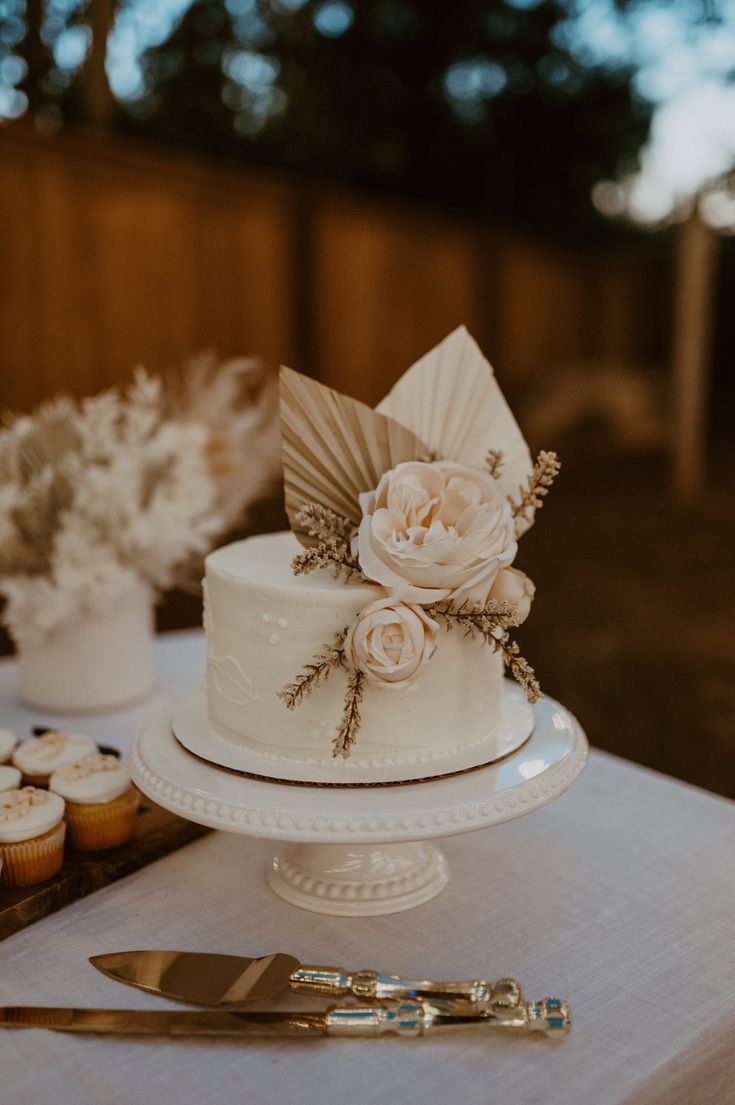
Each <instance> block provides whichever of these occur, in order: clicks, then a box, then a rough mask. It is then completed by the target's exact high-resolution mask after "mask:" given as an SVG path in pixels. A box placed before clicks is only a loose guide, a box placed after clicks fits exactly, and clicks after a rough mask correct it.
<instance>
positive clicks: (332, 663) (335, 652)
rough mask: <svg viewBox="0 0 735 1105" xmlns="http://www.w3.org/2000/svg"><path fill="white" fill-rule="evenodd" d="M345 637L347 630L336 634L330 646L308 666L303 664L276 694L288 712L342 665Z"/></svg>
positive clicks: (319, 653) (313, 658)
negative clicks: (291, 680)
mask: <svg viewBox="0 0 735 1105" xmlns="http://www.w3.org/2000/svg"><path fill="white" fill-rule="evenodd" d="M346 636H347V630H344V631H343V632H342V633H338V634H337V635H336V637H335V639H334V642H333V643H332V644H331V645H324V647H323V648H322V650H321V652H317V653H316V655H315V656H313V657H312V658H311V660H310V661H309V663H308V664H304V667H303V669H302V671H301V674H299V675H297V676H296V678H295V679H294V681H293V682H292V683H287V684H286V686H285V687H284V688H283V690H282V691H279V692H278V697H279V698H280V699H281V700H282V701H283V702H285V703H286V706H287V707H288V709H289V710H293V709H295V708H296V706H298V705H300V703H302V702H303V701H304V699H305V698H306V696H307V695H310V694H311V692H312V691H313V690H314V689H315V688H316V687H318V686H319V685H320V683H323V682H324V681H325V680H326V679H328V678H329V673H330V672H331V670H332V668H338V667H340V666H341V665H342V664H343V663H344V643H345V637H346Z"/></svg>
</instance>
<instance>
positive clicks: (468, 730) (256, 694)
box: [200, 532, 532, 781]
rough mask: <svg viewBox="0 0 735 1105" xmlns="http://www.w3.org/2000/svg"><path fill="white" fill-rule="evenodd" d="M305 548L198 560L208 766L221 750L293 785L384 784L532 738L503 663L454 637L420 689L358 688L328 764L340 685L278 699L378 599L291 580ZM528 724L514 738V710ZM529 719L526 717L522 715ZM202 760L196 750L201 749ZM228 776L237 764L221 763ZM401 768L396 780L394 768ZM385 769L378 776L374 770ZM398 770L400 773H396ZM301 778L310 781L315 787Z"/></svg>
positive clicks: (230, 549) (289, 539)
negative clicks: (291, 703)
mask: <svg viewBox="0 0 735 1105" xmlns="http://www.w3.org/2000/svg"><path fill="white" fill-rule="evenodd" d="M299 551H301V546H300V545H299V543H298V542H297V540H296V538H295V537H294V536H293V534H292V533H290V532H286V533H278V534H269V535H265V536H261V537H251V538H249V539H248V540H246V541H239V542H236V543H234V544H231V545H227V546H225V547H224V548H221V549H217V550H216V551H215V552H213V553H211V554H210V555H209V556H208V557H207V560H206V579H205V619H204V625H205V630H206V638H207V677H206V684H207V713H208V724H209V728H210V730H211V732H212V738H211V756H207V758H211V759H212V760H213V761H215V762H220V763H222V762H224V761H223V759H222V756H221V745H222V741H223V740H224V741H225V742H227V744H228V745H229V746H230V748H236V749H238V748H239V749H242V750H243V752H244V753H246V755H245V756H244V758H243V760H242V766H243V767H248V768H249V769H250V770H253V761H255V763H256V767H257V761H258V759H259V758H262V760H263V765H264V766H263V768H262V772H263V773H264V774H269V775H273V776H276V777H278V776H279V775H282V776H283V777H288V778H295V777H298V773H299V772H298V767H299V765H300V764H302V765H311V767H312V768H313V766H314V765H318V767H319V768H321V770H322V771H323V772H324V774H323V776H322V777H323V778H324V779H326V780H328V779H329V778H330V777H331V774H330V773H332V772H333V773H334V778H335V780H337V779H340V778H342V777H343V776H344V774H345V770H347V774H348V776H350V773H351V777H355V773H357V774H358V775H359V776H360V777H361V779H362V780H363V781H369V779H370V778H371V772H372V773H373V774H374V775H375V778H376V780H384V779H385V778H387V777H388V776H386V774H385V769H386V767H388V768H391V769H393V771H394V773H395V775H396V778H400V777H403V778H411V777H413V778H418V777H423V776H430V775H432V774H442V773H445V772H448V771H452V770H456V769H460V770H461V769H464V768H466V767H467V766H472V765H476V764H481V763H487V762H489V761H491V760H493V759H497V758H498V757H499V756H501V755H504V754H506V753H507V752H509V751H511V750H512V749H513V748H515V747H517V746H518V745H519V744H520V743H522V741H523V740H524V739H525V738H526V737H527V736H528V735H529V733H530V728H531V725H532V721H531V722H530V723H529V720H528V719H529V716H530V713H531V711H530V708H529V707H528V706H527V705H526V703H525V701H522V702H521V703H519V701H518V700H519V698H520V699H522V695H515V696H514V694H513V692H515V691H517V690H518V688H516V687H515V686H513V687H510V688H509V685H508V681H507V680H504V679H503V662H502V658H501V657H500V656H499V655H497V654H495V653H492V652H491V651H490V650H489V649H487V648H486V647H483V646H482V645H481V644H479V643H478V642H477V641H475V640H471V639H469V638H467V637H465V636H464V634H463V633H462V632H461V631H454V632H451V633H442V634H441V635H440V640H439V643H438V647H437V650H436V653H435V654H434V656H433V657H432V658H431V660H430V661H429V663H428V664H427V666H426V668H425V670H424V673H423V675H422V676H421V678H420V679H419V681H418V682H417V683H416V684H414V685H413V686H410V687H408V688H401V689H397V688H386V689H384V688H381V687H374V686H369V685H368V686H366V688H365V694H364V700H363V703H362V706H361V714H362V719H363V721H362V727H361V729H360V731H359V735H358V737H357V740H356V742H355V744H354V747H353V748H352V750H351V754H350V757H349V760H348V761H344V760H342V759H336V760H335V758H334V757H333V756H332V740H333V737H334V734H335V732H336V730H337V728H338V725H339V721H340V717H341V714H342V710H343V706H344V698H345V688H346V685H347V679H348V675H347V673H346V672H345V671H344V670H343V669H341V668H335V669H334V670H332V672H331V674H330V676H329V678H328V679H327V681H326V682H324V683H322V684H321V685H320V686H319V687H318V688H316V689H315V690H314V692H313V693H312V694H311V695H310V696H309V697H307V698H305V699H304V700H303V702H302V703H301V704H300V705H299V707H298V709H296V710H293V711H291V710H288V709H287V708H286V706H285V705H284V703H283V701H282V700H281V699H280V698H279V697H278V693H279V691H281V690H282V688H283V687H284V686H285V685H286V684H287V683H290V682H291V681H292V680H293V678H294V676H295V675H296V674H297V673H298V672H300V671H301V669H302V668H303V666H304V664H306V663H308V662H309V661H310V660H311V659H312V657H313V656H314V653H315V652H317V651H318V650H319V648H320V646H321V645H322V644H324V643H329V642H331V641H332V640H334V637H335V634H336V633H338V632H339V631H343V630H345V629H347V627H348V626H350V625H351V624H352V622H353V621H354V619H355V617H356V615H357V614H358V612H359V611H360V610H362V609H363V608H364V607H365V606H366V605H367V604H368V603H370V602H372V601H373V600H374V599H375V598H376V596H377V595H380V594H381V593H382V592H381V591H380V590H379V589H377V588H376V587H375V586H371V585H368V584H363V583H345V582H344V581H343V580H340V581H338V580H335V578H334V577H333V575H332V573H331V572H330V571H328V570H325V569H319V570H317V571H314V572H311V573H310V574H308V575H300V576H294V574H293V572H292V569H291V561H292V559H293V557H294V556H295V555H296V554H297V553H298V552H299ZM508 697H510V698H511V700H512V705H513V706H514V708H515V711H516V713H515V722H516V723H515V724H513V725H511V726H510V730H511V732H508V729H509V727H508V726H505V731H504V727H503V725H502V724H501V700H503V699H504V698H506V699H507V698H508ZM519 709H520V710H521V712H522V715H523V717H524V718H525V723H524V724H525V728H524V724H522V725H521V726H520V728H519V726H518V724H517V721H518V710H519ZM523 711H525V713H524V712H523ZM200 750H201V749H200ZM225 759H226V760H227V763H228V765H230V766H233V765H235V764H237V763H238V760H237V758H236V757H235V758H234V759H233V758H232V757H229V758H227V757H225ZM402 766H403V767H404V770H403V773H402V774H401V767H402ZM378 769H382V770H378ZM396 769H397V770H396ZM313 777H314V775H313V771H312V773H311V775H309V773H306V778H307V779H308V778H313Z"/></svg>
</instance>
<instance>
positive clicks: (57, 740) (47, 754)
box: [13, 729, 97, 776]
mask: <svg viewBox="0 0 735 1105" xmlns="http://www.w3.org/2000/svg"><path fill="white" fill-rule="evenodd" d="M96 751H97V745H96V744H95V743H94V741H93V740H92V739H91V738H90V737H85V736H83V735H82V734H81V733H64V732H62V731H61V730H60V729H52V730H51V732H49V733H44V734H43V736H42V737H36V738H35V739H34V740H29V741H23V743H22V744H19V745H18V747H17V748H16V749H15V752H14V753H13V763H14V764H15V766H16V767H18V768H20V770H21V771H22V772H23V774H24V775H33V776H35V775H38V776H46V775H51V774H52V773H53V772H54V771H56V770H57V769H58V768H60V767H63V765H64V764H69V763H74V762H75V761H76V760H80V759H81V758H82V757H83V756H88V755H89V754H90V753H91V752H96Z"/></svg>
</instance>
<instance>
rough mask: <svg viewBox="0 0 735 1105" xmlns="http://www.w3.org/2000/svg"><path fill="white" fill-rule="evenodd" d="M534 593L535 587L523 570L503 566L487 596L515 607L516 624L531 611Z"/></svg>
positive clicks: (524, 618)
mask: <svg viewBox="0 0 735 1105" xmlns="http://www.w3.org/2000/svg"><path fill="white" fill-rule="evenodd" d="M535 594H536V587H535V585H534V583H533V582H532V581H531V580H530V579H529V578H528V576H527V575H526V573H525V572H520V571H519V570H518V568H503V570H502V571H501V572H499V574H498V577H497V579H496V580H495V583H493V585H492V588H491V590H490V594H489V595H488V598H489V599H496V600H497V602H507V603H508V604H509V605H510V606H513V607H515V611H516V618H517V624H518V625H521V623H522V622H525V620H526V618H527V617H528V615H529V614H530V612H531V603H532V602H533V596H534V595H535Z"/></svg>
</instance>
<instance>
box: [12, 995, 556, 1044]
mask: <svg viewBox="0 0 735 1105" xmlns="http://www.w3.org/2000/svg"><path fill="white" fill-rule="evenodd" d="M570 1027H571V1016H570V1013H569V1008H568V1006H567V1005H566V1003H565V1002H563V1001H560V1000H559V999H558V998H545V999H544V1000H543V1001H539V1002H521V1003H520V1004H519V1005H517V1006H516V1007H515V1008H514V1009H506V1010H497V1011H492V1012H488V1013H470V1012H464V1013H462V1012H443V1011H440V1010H437V1009H436V1008H434V1007H433V1006H432V1005H431V1004H430V1003H429V1002H421V1001H404V1002H397V1001H396V1002H386V1003H384V1004H380V1005H375V1004H372V1005H344V1006H331V1007H330V1008H329V1009H327V1010H325V1011H324V1012H323V1013H273V1012H270V1013H252V1012H251V1013H232V1012H230V1013H225V1012H221V1011H215V1012H213V1011H211V1010H206V1011H205V1010H197V1011H188V1012H185V1013H172V1012H169V1011H167V1010H149V1009H145V1010H143V1009H63V1008H61V1009H53V1008H43V1007H33V1006H22V1005H16V1006H6V1007H5V1008H4V1009H3V1008H0V1028H48V1029H52V1030H54V1031H57V1032H90V1033H106V1034H118V1035H124V1036H214V1037H236V1038H248V1037H263V1036H290V1037H323V1036H382V1035H384V1034H387V1033H394V1034H396V1035H398V1036H426V1035H428V1034H430V1033H432V1034H433V1033H434V1032H436V1031H446V1030H456V1029H462V1028H476V1029H483V1030H486V1031H488V1030H489V1031H493V1032H501V1033H507V1034H510V1035H524V1034H528V1033H535V1032H542V1033H544V1034H546V1035H547V1036H552V1037H553V1036H557V1037H559V1036H563V1035H564V1034H565V1033H566V1032H568V1031H569V1028H570Z"/></svg>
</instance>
